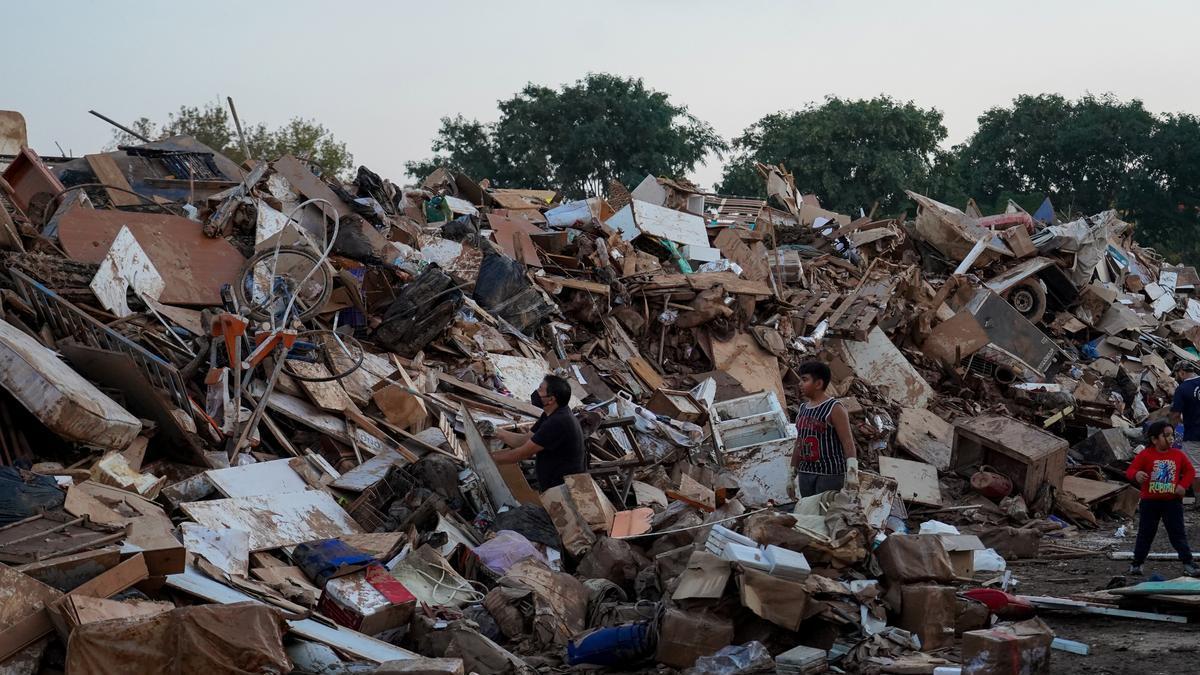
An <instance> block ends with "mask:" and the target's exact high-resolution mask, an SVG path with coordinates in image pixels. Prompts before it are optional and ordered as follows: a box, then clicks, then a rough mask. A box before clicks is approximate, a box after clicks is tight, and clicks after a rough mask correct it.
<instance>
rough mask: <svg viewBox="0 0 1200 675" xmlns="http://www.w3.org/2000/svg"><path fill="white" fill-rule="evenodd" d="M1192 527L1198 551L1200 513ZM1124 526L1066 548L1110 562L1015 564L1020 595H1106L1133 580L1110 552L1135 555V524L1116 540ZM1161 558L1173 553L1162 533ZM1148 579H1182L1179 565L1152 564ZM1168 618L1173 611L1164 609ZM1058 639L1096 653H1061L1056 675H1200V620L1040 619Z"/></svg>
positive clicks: (1190, 516) (1054, 660)
mask: <svg viewBox="0 0 1200 675" xmlns="http://www.w3.org/2000/svg"><path fill="white" fill-rule="evenodd" d="M1188 508H1189V510H1188V512H1187V516H1186V520H1187V524H1188V535H1189V536H1188V539H1189V541H1190V542H1191V544H1192V548H1193V550H1200V511H1197V510H1195V509H1193V508H1192V507H1188ZM1119 525H1120V523H1105V524H1102V526H1101V529H1098V530H1095V531H1092V532H1089V533H1085V534H1083V535H1081V536H1079V537H1076V538H1073V539H1068V540H1065V541H1064V543H1068V544H1070V545H1072V546H1079V547H1084V548H1090V549H1093V550H1096V551H1103V552H1104V553H1105V555H1097V556H1095V557H1091V558H1075V559H1071V560H1033V561H1015V562H1011V563H1010V564H1009V569H1010V570H1012V572H1013V575H1014V577H1015V578H1016V579H1017V580H1018V581H1019V582H1020V583H1019V585H1018V586H1017V588H1016V590H1015V592H1016V593H1019V594H1022V595H1053V596H1058V597H1063V596H1068V595H1071V594H1074V593H1084V592H1089V591H1098V590H1103V589H1105V588H1106V587H1108V586H1109V584H1110V583H1111V582H1112V581H1113V579H1114V578H1121V579H1127V581H1128V584H1133V583H1137V579H1135V578H1132V577H1129V578H1126V577H1125V576H1124V575H1125V570H1126V568H1127V567H1128V566H1129V563H1128V562H1125V561H1116V560H1109V559H1108V556H1107V553H1108V552H1109V551H1132V550H1133V543H1134V537H1135V535H1136V531H1135V524H1134V523H1129V524H1127V526H1126V530H1127V533H1126V535H1125V537H1124V538H1120V539H1118V538H1116V537H1114V536H1113V535H1114V534H1115V531H1116V529H1117V527H1119ZM1153 550H1154V551H1156V552H1163V553H1166V552H1170V551H1172V549H1171V546H1170V544H1169V543H1168V542H1167V535H1166V532H1165V531H1163V530H1162V529H1160V530H1159V533H1158V536H1157V537H1156V538H1155V541H1154V549H1153ZM1145 573H1146V576H1145V577H1143V578H1142V579H1141V580H1146V579H1149V578H1151V577H1152V576H1153V575H1154V574H1158V575H1160V576H1162V577H1163V578H1165V579H1173V578H1176V577H1179V576H1182V575H1183V570H1182V569H1181V567H1180V564H1179V562H1178V561H1177V560H1150V561H1147V563H1146V566H1145ZM1163 611H1170V610H1169V609H1167V608H1163ZM1041 617H1042V619H1044V620H1045V621H1046V622H1047V623H1048V624H1050V626H1052V627H1053V628H1054V631H1055V633H1056V634H1057V635H1058V637H1062V638H1067V639H1071V640H1078V641H1080V642H1084V643H1087V644H1088V645H1090V646H1091V653H1090V654H1089V655H1087V656H1079V655H1076V654H1070V653H1067V652H1063V651H1058V650H1055V651H1054V653H1053V656H1052V657H1051V665H1052V672H1053V673H1056V674H1058V673H1061V674H1063V675H1067V674H1068V673H1114V674H1115V673H1137V674H1138V675H1155V674H1157V673H1172V674H1173V675H1177V674H1180V673H1195V672H1200V617H1198V618H1197V619H1194V620H1193V622H1191V623H1187V624H1180V623H1162V622H1157V621H1147V620H1139V619H1118V618H1111V617H1105V616H1097V615H1084V614H1065V613H1048V612H1043V613H1042V614H1041Z"/></svg>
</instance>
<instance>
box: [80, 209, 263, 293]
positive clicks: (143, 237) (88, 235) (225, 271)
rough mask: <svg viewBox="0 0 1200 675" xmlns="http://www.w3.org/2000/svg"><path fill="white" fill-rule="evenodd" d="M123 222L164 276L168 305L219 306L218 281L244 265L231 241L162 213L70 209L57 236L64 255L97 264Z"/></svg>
mask: <svg viewBox="0 0 1200 675" xmlns="http://www.w3.org/2000/svg"><path fill="white" fill-rule="evenodd" d="M122 227H127V228H129V231H130V232H131V233H132V234H133V237H134V239H136V240H137V243H138V244H139V245H140V246H141V247H142V249H143V250H144V251H145V252H146V255H147V256H148V257H149V258H150V262H152V263H153V264H154V267H155V269H157V270H158V272H159V274H161V275H162V278H163V281H164V282H165V284H166V285H165V287H164V288H163V292H162V295H160V296H159V297H158V300H159V301H160V302H163V303H165V304H168V305H183V306H210V305H220V304H221V286H222V285H224V284H235V283H237V279H238V276H239V275H240V274H241V271H242V267H244V266H245V264H246V259H245V258H243V257H242V254H241V253H238V250H237V249H236V248H234V247H233V246H232V245H231V244H230V243H229V242H227V241H225V240H224V239H210V238H208V237H206V236H204V233H203V232H202V231H201V225H200V223H197V222H194V221H191V220H188V219H187V218H183V217H181V216H173V215H167V214H162V213H137V212H132V211H99V210H94V209H72V210H70V211H68V212H67V213H66V214H64V215H63V216H62V218H61V219H60V220H59V225H58V239H59V242H60V243H61V244H62V247H63V250H64V251H66V253H67V256H68V257H70V258H72V259H74V260H78V261H80V262H86V263H99V262H101V261H102V260H104V256H105V254H107V253H108V250H109V248H111V247H112V244H113V242H114V241H115V240H116V238H117V233H118V232H120V231H121V228H122Z"/></svg>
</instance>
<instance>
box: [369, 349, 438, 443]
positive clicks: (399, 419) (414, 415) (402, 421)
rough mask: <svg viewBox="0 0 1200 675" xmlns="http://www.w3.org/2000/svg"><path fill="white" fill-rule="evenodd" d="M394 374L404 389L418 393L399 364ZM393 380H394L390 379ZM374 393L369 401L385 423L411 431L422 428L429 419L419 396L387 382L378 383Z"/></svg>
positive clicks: (406, 372)
mask: <svg viewBox="0 0 1200 675" xmlns="http://www.w3.org/2000/svg"><path fill="white" fill-rule="evenodd" d="M395 366H396V371H395V374H396V375H397V376H399V380H398V381H399V382H403V384H404V387H407V388H409V389H412V390H414V391H419V389H417V387H416V385H415V384H414V383H413V381H412V379H411V378H409V376H408V371H406V370H405V369H404V366H402V365H400V364H399V363H396V364H395ZM390 379H393V380H395V379H396V378H390ZM374 386H375V387H376V388H375V391H374V392H372V393H371V400H372V401H374V402H375V405H376V406H377V407H378V408H379V410H380V411H381V412H382V413H383V416H384V417H385V418H386V419H387V421H388V422H389V423H391V424H393V425H395V426H396V427H398V428H400V429H404V430H405V431H411V430H413V429H415V428H416V427H418V426H419V427H421V428H424V427H425V426H427V425H426V424H425V423H426V421H427V420H428V417H429V411H428V409H427V408H426V406H425V402H424V401H422V400H421V398H420V397H419V396H416V395H415V394H412V393H410V392H408V391H405V389H404V387H401V386H398V385H396V384H391V383H389V382H384V381H380V382H379V383H377V384H376V385H374Z"/></svg>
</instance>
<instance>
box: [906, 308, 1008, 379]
mask: <svg viewBox="0 0 1200 675" xmlns="http://www.w3.org/2000/svg"><path fill="white" fill-rule="evenodd" d="M990 342H991V338H989V337H988V334H987V333H986V332H984V330H983V327H982V326H980V325H979V321H978V320H976V319H975V315H973V314H971V313H970V312H968V311H966V310H963V311H961V312H959V313H957V314H955V315H954V316H953V317H951V318H949V319H947V320H945V321H943V322H941V323H939V324H938V325H936V326H934V327H933V330H931V331H930V332H929V335H928V336H926V338H925V342H924V343H922V344H921V350H922V351H924V352H925V355H926V356H928V357H930V358H932V359H935V360H937V361H940V362H941V363H943V364H944V365H947V366H950V367H952V368H953V367H955V366H957V365H958V364H959V363H960V362H962V360H963V359H965V358H967V357H968V356H970V355H972V354H974V353H975V352H977V351H979V350H980V349H983V348H984V347H986V346H987V345H988V344H989V343H990Z"/></svg>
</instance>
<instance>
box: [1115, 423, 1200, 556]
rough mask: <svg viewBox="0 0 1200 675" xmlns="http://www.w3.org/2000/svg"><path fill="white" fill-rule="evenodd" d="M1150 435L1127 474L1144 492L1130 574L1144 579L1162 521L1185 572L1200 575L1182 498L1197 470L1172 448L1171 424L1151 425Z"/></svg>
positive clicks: (1173, 436)
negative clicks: (1148, 441) (1145, 569)
mask: <svg viewBox="0 0 1200 675" xmlns="http://www.w3.org/2000/svg"><path fill="white" fill-rule="evenodd" d="M1148 436H1149V437H1150V445H1148V446H1147V447H1146V448H1145V449H1143V450H1142V451H1141V452H1139V453H1138V455H1137V457H1134V458H1133V462H1132V463H1130V465H1129V469H1127V470H1126V471H1125V475H1126V476H1128V477H1129V480H1131V481H1133V482H1134V484H1135V485H1137V486H1138V487H1139V488H1141V491H1142V501H1141V503H1140V504H1138V530H1137V544H1136V545H1135V546H1134V547H1133V563H1132V564H1131V565H1130V566H1129V574H1131V575H1133V576H1141V574H1142V563H1144V562H1145V561H1146V556H1147V555H1148V554H1149V553H1150V545H1151V544H1153V543H1154V536H1155V535H1156V534H1158V523H1159V521H1160V520H1161V521H1162V523H1163V525H1164V526H1165V527H1166V528H1167V537H1168V538H1169V539H1170V540H1171V546H1172V547H1173V548H1174V549H1175V552H1176V553H1178V554H1179V561H1180V562H1182V563H1183V571H1184V573H1186V574H1187V575H1188V576H1200V567H1197V566H1196V565H1195V564H1194V563H1193V562H1192V551H1191V549H1190V548H1189V547H1188V542H1187V533H1186V532H1185V531H1184V527H1183V495H1184V493H1185V492H1187V489H1188V486H1190V485H1191V484H1192V481H1193V480H1194V479H1195V478H1196V468H1195V467H1193V466H1192V462H1191V461H1190V460H1189V459H1188V458H1187V455H1185V454H1183V451H1182V450H1180V449H1179V448H1175V447H1172V445H1171V443H1172V441H1174V440H1175V430H1174V429H1173V428H1171V425H1170V423H1168V422H1155V423H1154V424H1151V425H1150V431H1149V432H1148Z"/></svg>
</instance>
